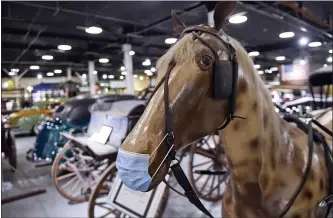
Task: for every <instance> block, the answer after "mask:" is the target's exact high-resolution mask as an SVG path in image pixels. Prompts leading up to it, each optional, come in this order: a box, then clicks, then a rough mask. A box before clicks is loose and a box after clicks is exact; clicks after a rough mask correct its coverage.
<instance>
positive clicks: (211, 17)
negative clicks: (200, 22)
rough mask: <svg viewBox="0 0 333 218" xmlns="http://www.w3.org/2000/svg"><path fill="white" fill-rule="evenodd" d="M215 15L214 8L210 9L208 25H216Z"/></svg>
mask: <svg viewBox="0 0 333 218" xmlns="http://www.w3.org/2000/svg"><path fill="white" fill-rule="evenodd" d="M213 15H214V10H212V11H209V12H208V13H207V20H208V25H209V26H211V27H213V26H214V17H213Z"/></svg>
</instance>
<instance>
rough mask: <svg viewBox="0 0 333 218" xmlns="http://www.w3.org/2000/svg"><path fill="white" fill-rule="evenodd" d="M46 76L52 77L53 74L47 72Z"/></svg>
mask: <svg viewBox="0 0 333 218" xmlns="http://www.w3.org/2000/svg"><path fill="white" fill-rule="evenodd" d="M46 76H54V73H53V72H47V73H46Z"/></svg>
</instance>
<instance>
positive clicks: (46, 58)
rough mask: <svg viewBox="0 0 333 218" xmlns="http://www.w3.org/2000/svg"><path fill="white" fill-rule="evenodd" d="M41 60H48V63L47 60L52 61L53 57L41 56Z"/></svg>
mask: <svg viewBox="0 0 333 218" xmlns="http://www.w3.org/2000/svg"><path fill="white" fill-rule="evenodd" d="M42 59H43V60H48V61H49V60H52V59H53V56H52V55H43V56H42Z"/></svg>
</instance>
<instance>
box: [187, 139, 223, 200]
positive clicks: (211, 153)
mask: <svg viewBox="0 0 333 218" xmlns="http://www.w3.org/2000/svg"><path fill="white" fill-rule="evenodd" d="M224 159H225V155H224V151H223V148H222V147H221V141H220V138H219V136H218V135H211V136H207V137H205V138H202V139H200V140H199V141H197V142H196V143H194V144H193V145H191V149H190V157H189V177H190V181H191V184H192V186H193V189H194V190H195V192H196V193H197V194H198V196H199V197H200V198H202V199H204V200H206V201H218V200H221V199H222V197H223V193H224V191H225V188H226V180H227V178H228V175H229V173H228V169H227V165H226V161H225V160H224Z"/></svg>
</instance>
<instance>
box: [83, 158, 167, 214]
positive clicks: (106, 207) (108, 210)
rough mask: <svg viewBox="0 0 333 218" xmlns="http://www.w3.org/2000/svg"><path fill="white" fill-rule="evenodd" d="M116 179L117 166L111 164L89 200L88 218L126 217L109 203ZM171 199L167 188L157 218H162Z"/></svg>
mask: <svg viewBox="0 0 333 218" xmlns="http://www.w3.org/2000/svg"><path fill="white" fill-rule="evenodd" d="M115 178H116V164H115V163H113V164H111V165H110V166H109V167H108V168H107V169H106V170H105V172H104V173H103V174H102V176H101V177H100V180H99V181H98V183H97V185H96V187H95V189H94V190H93V191H92V194H91V196H90V199H89V208H88V217H89V218H104V217H124V215H125V214H123V213H122V212H120V211H118V210H116V209H115V208H113V207H112V206H111V205H110V203H109V202H108V194H109V192H110V190H111V188H112V185H113V183H114V180H115ZM168 198H169V188H168V187H166V188H165V191H164V193H163V196H162V200H161V203H160V205H159V207H158V209H157V212H156V216H155V217H162V216H163V213H164V210H165V208H166V205H167V202H168Z"/></svg>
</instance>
